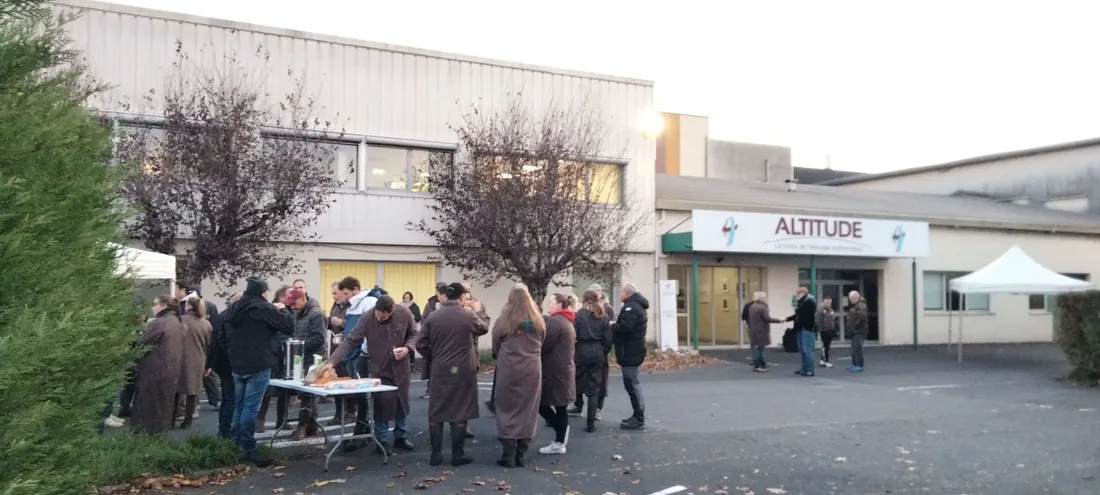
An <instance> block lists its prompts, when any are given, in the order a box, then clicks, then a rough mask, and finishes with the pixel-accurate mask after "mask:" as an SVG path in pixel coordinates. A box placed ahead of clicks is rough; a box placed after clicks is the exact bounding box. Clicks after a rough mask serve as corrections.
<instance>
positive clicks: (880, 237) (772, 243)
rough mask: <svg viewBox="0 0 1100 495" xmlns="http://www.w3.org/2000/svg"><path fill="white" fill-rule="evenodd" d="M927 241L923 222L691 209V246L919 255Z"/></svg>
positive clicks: (733, 250) (696, 248)
mask: <svg viewBox="0 0 1100 495" xmlns="http://www.w3.org/2000/svg"><path fill="white" fill-rule="evenodd" d="M868 206H869V207H873V206H872V205H868ZM928 242H929V239H928V224H927V223H925V222H903V221H898V220H879V219H869V218H838V217H815V216H806V215H779V214H773V213H749V212H739V211H715V210H694V211H692V236H691V247H692V250H694V251H710V252H728V253H767V254H807V255H809V254H813V255H825V256H866V257H871V258H923V257H926V256H928Z"/></svg>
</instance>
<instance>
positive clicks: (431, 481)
mask: <svg viewBox="0 0 1100 495" xmlns="http://www.w3.org/2000/svg"><path fill="white" fill-rule="evenodd" d="M447 473H451V472H450V471H444V472H443V474H447ZM400 474H401V476H400V477H401V478H404V477H405V473H400ZM451 474H454V473H451ZM394 477H395V478H397V476H394ZM444 481H447V476H428V477H424V478H421V479H420V481H417V482H416V484H415V485H413V489H416V490H427V489H428V487H430V486H432V485H438V484H440V483H442V482H444Z"/></svg>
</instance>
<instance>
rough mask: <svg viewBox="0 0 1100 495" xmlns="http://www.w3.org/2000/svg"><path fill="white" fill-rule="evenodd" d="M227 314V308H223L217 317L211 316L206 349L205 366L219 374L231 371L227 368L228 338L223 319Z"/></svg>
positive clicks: (226, 373)
mask: <svg viewBox="0 0 1100 495" xmlns="http://www.w3.org/2000/svg"><path fill="white" fill-rule="evenodd" d="M228 314H229V308H225V311H222V313H221V314H220V315H218V317H217V318H211V319H210V324H211V336H210V347H209V349H208V350H207V351H206V368H207V369H211V370H214V373H217V374H219V375H228V374H230V373H232V372H233V370H231V369H230V368H229V354H228V353H227V349H229V338H228V337H227V336H226V333H225V319H226V316H227V315H228Z"/></svg>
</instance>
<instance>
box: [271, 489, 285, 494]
mask: <svg viewBox="0 0 1100 495" xmlns="http://www.w3.org/2000/svg"><path fill="white" fill-rule="evenodd" d="M285 491H286V488H272V489H271V493H283V492H285Z"/></svg>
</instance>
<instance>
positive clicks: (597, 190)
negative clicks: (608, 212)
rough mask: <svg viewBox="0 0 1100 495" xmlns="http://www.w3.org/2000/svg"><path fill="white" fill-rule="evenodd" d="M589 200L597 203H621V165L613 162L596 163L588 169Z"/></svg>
mask: <svg viewBox="0 0 1100 495" xmlns="http://www.w3.org/2000/svg"><path fill="white" fill-rule="evenodd" d="M589 174H590V178H589V181H590V183H591V188H590V190H589V192H588V194H589V200H590V201H594V202H597V203H612V204H614V203H621V202H622V200H623V167H622V165H616V164H614V163H596V164H593V165H592V169H591V170H590V171H589Z"/></svg>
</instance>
